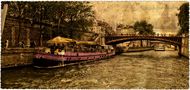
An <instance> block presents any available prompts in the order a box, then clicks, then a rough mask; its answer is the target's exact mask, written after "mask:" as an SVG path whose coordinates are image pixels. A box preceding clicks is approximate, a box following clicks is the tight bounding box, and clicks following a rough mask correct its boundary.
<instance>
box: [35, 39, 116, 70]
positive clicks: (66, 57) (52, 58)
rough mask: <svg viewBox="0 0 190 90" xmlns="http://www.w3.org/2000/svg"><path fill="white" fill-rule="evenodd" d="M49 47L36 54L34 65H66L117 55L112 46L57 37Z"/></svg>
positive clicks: (50, 41)
mask: <svg viewBox="0 0 190 90" xmlns="http://www.w3.org/2000/svg"><path fill="white" fill-rule="evenodd" d="M47 43H48V45H49V46H48V47H46V48H44V49H43V50H42V51H41V52H38V53H36V54H35V55H34V59H33V65H34V66H35V67H38V68H55V67H62V66H65V65H70V64H76V63H81V62H84V61H95V60H101V59H106V58H109V57H111V56H113V55H115V51H114V49H113V47H112V46H108V45H105V46H101V45H98V44H96V43H95V42H89V41H75V40H72V39H67V38H62V37H56V38H54V39H52V40H49V41H48V42H47Z"/></svg>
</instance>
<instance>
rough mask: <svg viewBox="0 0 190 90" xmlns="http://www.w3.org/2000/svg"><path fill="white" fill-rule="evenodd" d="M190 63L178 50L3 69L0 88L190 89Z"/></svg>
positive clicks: (125, 54) (135, 53)
mask: <svg viewBox="0 0 190 90" xmlns="http://www.w3.org/2000/svg"><path fill="white" fill-rule="evenodd" d="M188 79H189V61H188V59H186V58H183V57H182V58H180V57H178V53H177V51H144V52H130V53H123V54H121V55H117V56H115V57H114V58H111V59H107V60H101V61H97V62H91V63H86V64H80V65H72V66H66V67H63V68H56V69H37V68H34V67H31V66H27V67H18V68H10V69H2V70H1V88H38V89H39V88H41V89H42V88H43V89H46V88H49V89H55V88H56V89H57V88H69V89H71V88H72V89H75V88H81V89H83V88H87V89H95V88H99V89H106V88H107V89H109V88H120V89H123V88H128V89H129V88H135V89H139V88H148V89H152V88H154V89H157V88H159V89H160V88H161V89H171V88H172V89H182V88H184V89H187V88H189V82H188Z"/></svg>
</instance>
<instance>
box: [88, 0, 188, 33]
mask: <svg viewBox="0 0 190 90" xmlns="http://www.w3.org/2000/svg"><path fill="white" fill-rule="evenodd" d="M91 3H92V5H93V10H94V11H95V14H96V18H97V19H99V20H104V21H106V22H108V23H109V24H110V25H112V26H113V27H115V26H116V24H118V23H121V24H127V25H133V24H134V23H135V22H136V21H141V20H146V21H147V22H148V23H151V24H152V25H153V26H154V31H155V32H156V33H171V34H175V33H177V31H178V30H179V26H178V18H177V16H176V14H177V13H179V10H178V9H179V7H180V6H181V5H182V4H183V3H185V2H182V1H180V2H179V1H178V2H177V1H175V2H169V1H168V2H161V1H160V2H127V1H120V2H117V1H111V2H91ZM166 8H167V9H166Z"/></svg>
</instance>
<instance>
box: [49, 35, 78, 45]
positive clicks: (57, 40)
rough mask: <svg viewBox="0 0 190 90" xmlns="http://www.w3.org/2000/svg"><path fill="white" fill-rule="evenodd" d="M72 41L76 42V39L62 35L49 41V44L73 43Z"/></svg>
mask: <svg viewBox="0 0 190 90" xmlns="http://www.w3.org/2000/svg"><path fill="white" fill-rule="evenodd" d="M72 42H76V41H75V40H73V39H70V38H64V37H60V36H57V37H55V38H53V39H51V40H48V41H47V43H48V44H65V43H72Z"/></svg>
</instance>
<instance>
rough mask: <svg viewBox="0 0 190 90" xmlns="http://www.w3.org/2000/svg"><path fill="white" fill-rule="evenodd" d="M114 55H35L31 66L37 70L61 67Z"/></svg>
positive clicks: (112, 53)
mask: <svg viewBox="0 0 190 90" xmlns="http://www.w3.org/2000/svg"><path fill="white" fill-rule="evenodd" d="M113 55H115V52H111V53H72V54H66V55H51V54H36V55H35V56H34V59H33V65H34V66H35V67H38V68H54V67H63V66H65V65H72V64H77V63H80V62H83V61H95V60H101V59H106V58H110V57H112V56H113Z"/></svg>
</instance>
